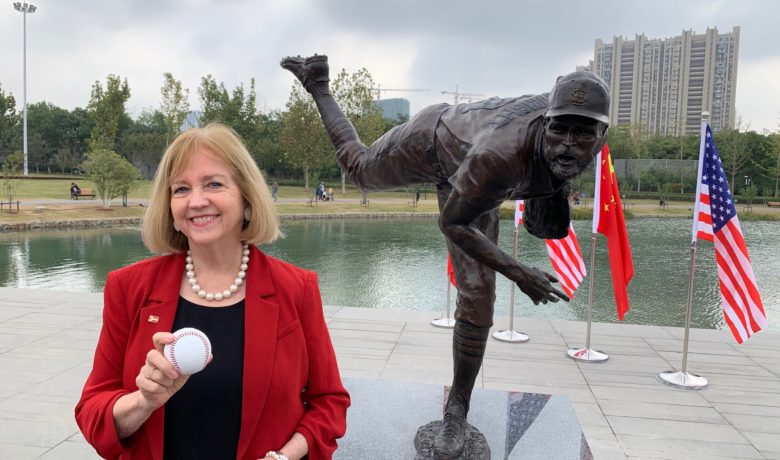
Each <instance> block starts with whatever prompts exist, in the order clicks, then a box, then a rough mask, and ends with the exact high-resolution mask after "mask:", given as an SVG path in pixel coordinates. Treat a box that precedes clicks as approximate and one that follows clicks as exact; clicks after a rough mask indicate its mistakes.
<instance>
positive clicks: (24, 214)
mask: <svg viewBox="0 0 780 460" xmlns="http://www.w3.org/2000/svg"><path fill="white" fill-rule="evenodd" d="M71 182H76V183H77V184H79V186H80V187H81V188H82V189H85V188H92V189H93V190H94V189H95V186H94V184H93V183H92V182H90V181H89V180H87V179H85V178H76V179H69V178H58V179H21V180H19V187H18V189H17V194H16V197H15V198H14V200H19V201H21V202H22V210H21V212H20V213H18V214H8V213H3V214H2V215H0V219H2V220H6V221H16V222H21V221H49V220H65V219H68V220H70V219H79V218H95V217H107V216H114V217H136V216H137V217H140V216H141V215H143V208H141V207H140V206H138V205H137V204H135V205H131V206H130V207H128V208H122V206H121V200H116V199H115V200H114V201H113V203H112V206H111V211H104V210H100V209H98V208H99V207H96V206H95V205H94V204H87V203H83V202H80V201H73V202H69V203H67V204H62V205H45V206H39V205H38V206H34V205H32V204H28V205H25V201H29V200H36V199H42V200H45V199H68V198H70V191H69V190H70V183H71ZM328 185H329V186H333V193H334V197H335V200H334V201H333V202H319V203H317V204H316V205H315V206H307V201H308V199H309V197H311V196H312V193H313V192H312V191H308V192H307V191H306V190H304V188H303V186H280V187H279V194H278V197H279V199H280V201H279V202H277V209H278V211H279V214H282V215H285V214H360V213H366V212H369V213H383V212H412V213H423V212H438V205H437V202H436V193H435V191H433V190H431V189H429V190H428V193H427V194H421V196H420V199H421V201H420V205H419V206H418V207H411V206H410V205H409V202H410V201H412V200H413V199H414V192H413V190H414V189H413V188H408V189H402V190H395V191H387V192H378V193H369V194H368V199H369V203H370V204H369V207H367V208H366V207H363V206H361V205H360V203H359V201H360V199H361V198H362V195H361V193H360V192H359V191H358V190H356V189H355V188H354V186H351V185H350V186H348V187H347V188H346V192H345V193H341V184H328ZM150 189H151V181H148V180H140V181H136V183H135V185H134V187H133V188H132V189H131V190H130V194H129V199H130V200H131V201H141V202H145V201H147V200H148V199H149V193H150ZM297 200H300V201H297ZM624 205H625V209H626V217H627V218H630V217H647V216H652V217H681V218H682V217H688V218H690V217H692V215H693V211H692V209H693V203H687V202H677V201H671V202H669V206H668V207H667V208H666V209H662V208H661V207H660V206H659V205H658V201H657V200H654V199H652V200H651V199H632V200H625V201H624ZM502 208H503V209H502V217H503V218H508V219H511V218H512V216H513V215H514V211H513V209H514V204H513V203H511V202H505V203H504V205H503V206H502ZM738 212H739V215H740V219H742V220H780V208H767V207H764V206H760V205H755V206H753V208H752V210H749V211H748V210H746V209H744V207H743V206H738ZM592 214H593V203H592V200H584V201H583V205H581V206H573V208H572V217H573V218H575V219H590V218H591V216H592Z"/></svg>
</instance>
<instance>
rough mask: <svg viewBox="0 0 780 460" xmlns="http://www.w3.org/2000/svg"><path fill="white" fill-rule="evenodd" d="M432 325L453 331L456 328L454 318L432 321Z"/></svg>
mask: <svg viewBox="0 0 780 460" xmlns="http://www.w3.org/2000/svg"><path fill="white" fill-rule="evenodd" d="M431 324H432V325H434V326H436V327H443V328H445V329H452V328H453V327H455V320H454V319H452V318H440V319H435V320H433V321H431Z"/></svg>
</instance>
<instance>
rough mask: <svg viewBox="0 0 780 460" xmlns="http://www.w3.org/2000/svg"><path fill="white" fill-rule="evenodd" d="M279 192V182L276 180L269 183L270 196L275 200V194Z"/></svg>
mask: <svg viewBox="0 0 780 460" xmlns="http://www.w3.org/2000/svg"><path fill="white" fill-rule="evenodd" d="M277 193H279V184H277V183H276V181H274V182H273V184H271V197H272V198H273V199H274V201H276V194H277Z"/></svg>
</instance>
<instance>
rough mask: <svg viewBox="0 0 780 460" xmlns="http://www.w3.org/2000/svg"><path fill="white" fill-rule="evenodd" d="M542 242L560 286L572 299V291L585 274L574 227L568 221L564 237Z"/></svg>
mask: <svg viewBox="0 0 780 460" xmlns="http://www.w3.org/2000/svg"><path fill="white" fill-rule="evenodd" d="M544 243H545V245H546V246H547V254H548V255H549V256H550V262H551V263H552V266H553V269H554V270H555V274H556V275H558V280H559V281H560V282H561V287H562V288H563V290H564V292H566V294H567V295H568V296H569V297H571V298H572V299H573V298H574V291H576V290H577V288H578V287H579V286H580V283H582V280H583V279H584V278H585V274H586V271H585V261H584V260H582V251H580V245H579V243H577V235H576V234H575V233H574V227H572V225H571V223H569V234H568V235H567V236H566V238H563V239H560V240H544Z"/></svg>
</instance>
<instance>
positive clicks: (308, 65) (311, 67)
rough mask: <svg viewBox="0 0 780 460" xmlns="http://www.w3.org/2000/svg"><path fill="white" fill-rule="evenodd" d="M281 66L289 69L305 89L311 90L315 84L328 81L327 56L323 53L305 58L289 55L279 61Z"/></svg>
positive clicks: (325, 83)
mask: <svg viewBox="0 0 780 460" xmlns="http://www.w3.org/2000/svg"><path fill="white" fill-rule="evenodd" d="M279 65H281V66H282V68H284V69H287V70H289V71H290V72H292V74H293V75H295V78H297V79H298V81H300V82H301V84H302V85H303V87H304V88H306V90H307V91H309V92H312V90H313V89H314V87H315V86H319V85H321V84H324V85H325V86H326V87H327V83H328V82H329V81H330V78H329V73H330V68H329V66H328V56H326V55H324V54H315V55H314V56H309V57H307V58H304V57H301V56H289V57H286V58H284V59H282V61H281V62H280V63H279Z"/></svg>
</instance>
